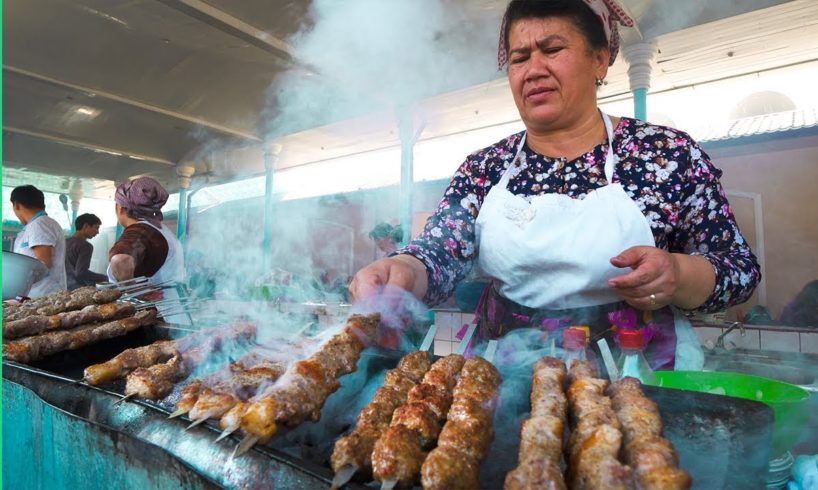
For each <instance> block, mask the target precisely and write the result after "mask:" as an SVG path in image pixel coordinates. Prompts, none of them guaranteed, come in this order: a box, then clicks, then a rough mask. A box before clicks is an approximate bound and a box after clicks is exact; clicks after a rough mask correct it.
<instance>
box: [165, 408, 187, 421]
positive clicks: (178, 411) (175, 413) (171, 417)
mask: <svg viewBox="0 0 818 490" xmlns="http://www.w3.org/2000/svg"><path fill="white" fill-rule="evenodd" d="M189 411H190V410H182V409H179V410H176V411H175V412H173V413H172V414H170V415H168V418H169V419H175V418H176V417H179V416H182V415H184V414H186V413H188V412H189Z"/></svg>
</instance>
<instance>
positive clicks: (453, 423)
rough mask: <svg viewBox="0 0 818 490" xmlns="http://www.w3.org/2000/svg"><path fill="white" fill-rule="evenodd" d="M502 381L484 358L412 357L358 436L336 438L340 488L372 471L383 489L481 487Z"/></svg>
mask: <svg viewBox="0 0 818 490" xmlns="http://www.w3.org/2000/svg"><path fill="white" fill-rule="evenodd" d="M418 381H420V383H419V384H418ZM499 385H500V374H499V372H498V371H497V370H496V369H495V368H494V366H492V365H491V364H490V363H489V362H488V361H486V360H485V359H483V358H480V357H474V358H471V359H469V360H468V361H464V359H463V357H462V356H460V355H457V354H452V355H449V356H447V357H443V358H441V359H439V360H437V361H436V362H435V363H434V364H432V365H431V367H429V361H428V358H427V356H426V353H425V352H413V353H411V354H408V355H407V356H405V357H404V358H403V359H402V360H401V361H400V363H399V364H398V367H397V368H396V369H393V370H391V371H389V372H388V373H387V376H386V378H385V380H384V384H383V386H382V387H381V388H380V389H378V391H377V392H376V394H375V397H374V398H373V400H372V402H370V404H369V405H367V406H366V407H365V408H364V409H363V410H362V411H361V413H360V414H359V416H358V419H357V422H356V425H355V428H354V430H353V431H352V433H350V434H349V435H348V436H346V437H343V438H341V439H339V440H338V441H337V442H336V444H335V450H334V451H333V454H332V457H331V463H332V468H333V470H334V471H335V472H336V479H335V481H334V483H335V485H336V486H337V485H340V484H343V483H345V482H346V481H348V480H349V478H350V477H351V476H352V473H354V472H356V471H357V472H359V473H360V474H361V475H363V476H368V473H369V472H370V471H371V472H372V476H373V477H374V478H375V480H378V481H380V482H381V484H382V488H391V487H393V486H395V485H399V486H401V487H408V486H412V485H414V484H416V483H417V482H419V481H422V483H423V487H424V488H441V489H443V488H477V487H478V486H479V469H480V463H481V462H482V460H483V459H484V458H485V456H486V453H487V452H488V448H489V445H490V443H491V440H492V438H493V436H494V433H493V417H494V407H495V402H496V400H497V395H498V388H499Z"/></svg>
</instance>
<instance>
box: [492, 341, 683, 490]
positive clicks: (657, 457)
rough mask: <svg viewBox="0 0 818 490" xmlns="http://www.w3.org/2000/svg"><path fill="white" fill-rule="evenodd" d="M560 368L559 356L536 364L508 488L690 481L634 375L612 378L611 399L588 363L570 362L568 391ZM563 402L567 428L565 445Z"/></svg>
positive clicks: (649, 489)
mask: <svg viewBox="0 0 818 490" xmlns="http://www.w3.org/2000/svg"><path fill="white" fill-rule="evenodd" d="M565 374H566V370H565V367H564V365H563V364H562V361H561V360H559V359H554V358H549V357H546V358H543V359H541V360H540V361H538V362H537V363H536V364H535V366H534V373H533V378H532V389H531V407H532V411H531V417H530V418H529V419H528V420H526V421H525V422H524V423H523V425H522V429H521V434H520V450H519V454H518V462H519V465H518V466H517V468H515V469H514V470H513V471H511V472H509V473H508V474H507V475H506V481H505V488H506V489H507V490H512V489H513V490H518V489H534V488H538V489H554V490H557V489H565V488H570V489H572V490H574V489H576V490H584V489H598V488H605V489H632V488H638V489H640V490H654V489H656V490H659V489H669V490H677V489H678V490H682V489H688V488H690V485H691V479H690V475H688V474H687V472H685V471H684V470H682V469H680V468H679V467H678V464H679V460H678V456H677V455H676V452H675V451H674V449H673V446H672V445H671V443H670V442H669V441H668V440H666V439H664V438H663V437H662V435H661V433H662V420H661V417H660V415H659V410H658V407H657V406H656V404H655V403H653V402H652V401H650V400H648V399H647V398H646V397H645V396H644V394H643V393H642V390H641V384H640V383H639V380H637V379H634V378H625V379H623V380H620V381H618V382H617V383H614V385H613V386H611V387H610V389H609V390H608V392H609V393H610V394H611V395H612V397H613V401H612V399H611V397H609V396H607V395H606V389H607V388H608V382H607V381H606V380H604V379H600V378H599V377H598V373H597V370H596V367H595V366H594V365H593V364H592V363H590V362H578V361H574V363H573V364H572V366H571V369H570V372H569V376H568V378H569V383H570V385H569V387H568V390H567V396H565V394H564V393H563V386H564V380H565ZM566 401H567V404H568V408H569V410H568V412H569V413H570V417H569V419H570V428H571V430H570V436H569V438H568V441H567V444H564V443H563V433H564V426H565V420H566V409H565V405H566ZM623 435H624V446H623ZM563 446H564V455H565V459H564V461H565V466H566V471H565V479H563V473H562V471H561V465H560V460H561V453H562V451H563ZM620 456H623V459H624V462H625V463H626V464H623V463H622V462H620V460H619V458H620Z"/></svg>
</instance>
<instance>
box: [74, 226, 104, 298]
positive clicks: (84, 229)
mask: <svg viewBox="0 0 818 490" xmlns="http://www.w3.org/2000/svg"><path fill="white" fill-rule="evenodd" d="M101 224H102V221H101V220H100V219H99V218H98V217H97V216H96V215H93V214H88V213H86V214H82V215H80V216H77V219H76V220H75V221H74V229H75V230H76V231H75V232H74V235H73V236H71V237H69V238H68V239H67V240H65V275H66V279H67V283H68V289H77V288H79V287H82V286H93V285H94V284H96V283H98V282H105V281H107V280H108V278H107V277H106V276H105V274H97V273H96V272H93V271H91V270H90V269H89V267H90V266H91V256H92V255H93V254H94V246H93V245H91V244H90V243H89V242H88V240H90V239H91V238H94V237H95V236H97V235H98V234H99V227H100V225H101Z"/></svg>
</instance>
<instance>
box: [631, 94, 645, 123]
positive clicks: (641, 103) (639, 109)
mask: <svg viewBox="0 0 818 490" xmlns="http://www.w3.org/2000/svg"><path fill="white" fill-rule="evenodd" d="M633 117H635V118H636V119H641V120H643V121H644V120H646V119H647V118H648V89H646V88H638V89H636V90H634V91H633Z"/></svg>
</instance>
